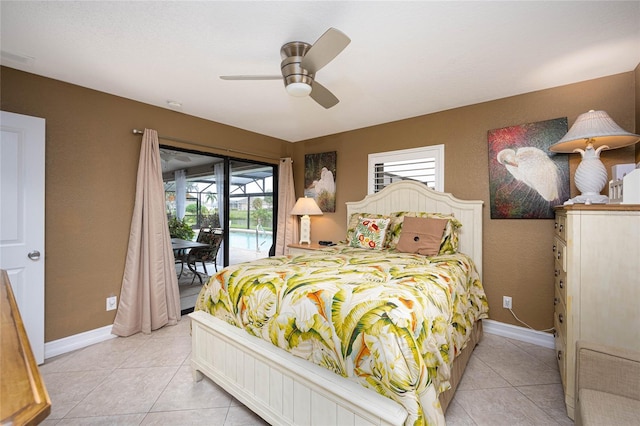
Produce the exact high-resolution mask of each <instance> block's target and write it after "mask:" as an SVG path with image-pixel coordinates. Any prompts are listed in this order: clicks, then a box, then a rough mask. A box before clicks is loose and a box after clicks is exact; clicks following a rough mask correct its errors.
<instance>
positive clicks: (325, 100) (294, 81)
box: [220, 28, 351, 109]
mask: <svg viewBox="0 0 640 426" xmlns="http://www.w3.org/2000/svg"><path fill="white" fill-rule="evenodd" d="M349 43H351V39H350V38H349V37H347V36H346V35H345V34H344V33H342V32H341V31H338V30H336V29H335V28H329V29H328V30H327V31H326V32H325V33H324V34H322V35H321V36H320V38H319V39H318V40H317V41H316V42H315V43H314V44H313V45H311V44H309V43H305V42H302V41H292V42H289V43H287V44H285V45H284V46H282V48H281V49H280V55H281V56H282V62H281V63H280V68H281V69H282V75H222V76H220V78H221V79H223V80H280V79H283V80H284V86H285V88H286V90H287V93H289V94H290V95H291V96H297V97H302V96H309V97H311V99H313V100H314V101H316V102H317V103H319V104H320V105H321V106H323V107H325V108H327V109H328V108H331V107H332V106H334V105H336V104H337V103H338V102H340V101H339V100H338V98H336V97H335V95H334V94H333V93H331V92H330V91H329V89H327V88H326V87H324V86H323V85H321V84H320V83H318V82H317V81H316V80H315V75H316V73H317V72H318V71H319V70H320V69H321V68H322V67H324V66H325V65H327V64H328V63H329V62H331V61H332V60H333V59H334V58H335V57H336V56H338V54H340V52H342V51H343V50H344V49H345V48H346V47H347V45H348V44H349Z"/></svg>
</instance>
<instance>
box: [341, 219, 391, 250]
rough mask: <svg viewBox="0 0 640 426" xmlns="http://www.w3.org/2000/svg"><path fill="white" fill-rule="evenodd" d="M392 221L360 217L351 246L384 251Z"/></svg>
mask: <svg viewBox="0 0 640 426" xmlns="http://www.w3.org/2000/svg"><path fill="white" fill-rule="evenodd" d="M390 221H391V220H390V219H381V218H373V217H360V218H359V219H358V224H357V225H356V230H355V233H354V235H353V239H352V240H351V246H352V247H359V248H366V249H373V250H382V249H383V248H384V240H385V237H386V235H387V227H388V226H389V222H390Z"/></svg>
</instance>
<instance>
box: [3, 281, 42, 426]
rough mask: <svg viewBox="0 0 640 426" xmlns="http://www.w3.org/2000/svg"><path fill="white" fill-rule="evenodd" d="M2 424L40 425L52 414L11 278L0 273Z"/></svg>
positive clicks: (15, 425) (14, 425) (16, 425)
mask: <svg viewBox="0 0 640 426" xmlns="http://www.w3.org/2000/svg"><path fill="white" fill-rule="evenodd" d="M0 293H1V300H0V314H1V317H2V323H1V324H0V327H1V329H0V339H1V341H2V345H1V347H0V364H1V367H2V369H1V370H0V371H1V374H0V424H2V425H12V426H18V425H36V424H38V423H40V422H41V421H42V420H44V418H45V417H47V416H48V415H49V412H50V411H51V400H50V399H49V395H48V394H47V390H46V389H45V387H44V382H43V381H42V378H41V377H40V372H39V370H38V365H37V364H36V360H35V358H34V357H33V353H32V352H31V346H30V345H29V339H28V338H27V333H26V332H25V330H24V324H23V323H22V319H21V318H20V313H19V312H18V305H17V304H16V301H15V299H14V297H13V292H12V291H11V285H10V284H9V277H8V276H7V273H6V271H4V270H0Z"/></svg>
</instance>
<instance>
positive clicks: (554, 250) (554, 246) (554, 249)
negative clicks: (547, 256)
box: [553, 244, 556, 253]
mask: <svg viewBox="0 0 640 426" xmlns="http://www.w3.org/2000/svg"><path fill="white" fill-rule="evenodd" d="M553 252H554V253H555V252H556V245H555V244H554V245H553Z"/></svg>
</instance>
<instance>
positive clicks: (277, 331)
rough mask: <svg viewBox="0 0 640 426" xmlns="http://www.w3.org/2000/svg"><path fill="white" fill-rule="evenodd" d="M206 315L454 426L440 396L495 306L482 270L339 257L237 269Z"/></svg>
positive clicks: (447, 261)
mask: <svg viewBox="0 0 640 426" xmlns="http://www.w3.org/2000/svg"><path fill="white" fill-rule="evenodd" d="M196 309H197V310H204V311H207V312H209V313H211V314H212V315H215V316H216V317H219V318H221V319H223V320H225V321H226V322H228V323H230V324H233V325H234V326H237V327H240V328H243V329H245V330H246V331H247V332H248V333H250V334H252V335H254V336H258V337H260V338H262V339H265V340H267V341H269V342H271V343H273V344H274V345H277V346H279V347H280V348H282V349H285V350H287V351H289V352H291V353H292V354H295V355H297V356H299V357H301V358H304V359H307V360H309V361H312V362H314V363H316V364H318V365H321V366H323V367H325V368H327V369H329V370H331V371H333V372H335V373H336V374H339V375H341V376H343V377H348V378H349V379H352V380H355V381H357V382H359V383H360V384H362V385H363V386H365V387H367V388H370V389H373V390H375V391H377V392H378V393H380V394H382V395H385V396H387V397H389V398H391V399H393V400H395V401H397V402H398V403H400V404H402V405H403V406H404V407H405V408H406V409H407V411H408V413H409V416H408V418H407V422H406V424H407V425H409V424H411V425H414V424H417V425H419V424H425V425H431V424H444V415H443V413H442V409H441V407H440V403H439V402H438V399H437V396H438V395H439V394H440V393H441V392H443V391H445V390H447V389H448V388H449V387H450V385H449V377H450V367H451V364H452V362H453V359H454V358H455V356H456V355H457V354H458V353H459V352H460V351H461V350H462V349H463V348H464V346H465V344H466V341H467V337H468V335H469V334H470V332H471V329H472V326H473V323H474V322H475V321H476V320H478V319H481V318H486V317H487V312H488V304H487V300H486V296H485V293H484V290H483V288H482V284H481V283H480V279H479V276H478V273H477V271H476V268H475V265H474V264H473V262H472V260H471V259H470V258H469V257H468V256H466V255H463V254H451V255H444V256H434V257H425V256H421V255H414V254H406V253H398V252H394V251H378V250H365V249H356V248H351V247H334V248H332V249H328V250H326V251H316V252H310V253H309V254H304V255H295V256H281V257H272V258H267V259H261V260H258V261H254V262H249V263H244V264H239V265H234V266H230V267H228V268H226V269H224V270H222V271H220V272H219V273H218V274H216V275H215V276H213V277H211V279H210V280H209V282H208V283H207V284H206V285H205V286H204V287H203V289H202V291H201V292H200V294H199V296H198V300H197V302H196Z"/></svg>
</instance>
